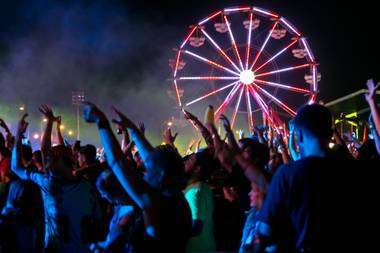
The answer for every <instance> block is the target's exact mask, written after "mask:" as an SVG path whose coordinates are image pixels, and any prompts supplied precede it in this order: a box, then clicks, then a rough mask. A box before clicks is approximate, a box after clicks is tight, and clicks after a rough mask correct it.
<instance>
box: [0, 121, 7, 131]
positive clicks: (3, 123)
mask: <svg viewBox="0 0 380 253" xmlns="http://www.w3.org/2000/svg"><path fill="white" fill-rule="evenodd" d="M0 127H2V128H3V129H4V130H5V132H7V133H9V128H8V126H7V124H6V123H5V121H4V120H3V119H0Z"/></svg>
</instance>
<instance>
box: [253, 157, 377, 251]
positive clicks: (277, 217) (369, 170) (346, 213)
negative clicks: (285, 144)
mask: <svg viewBox="0 0 380 253" xmlns="http://www.w3.org/2000/svg"><path fill="white" fill-rule="evenodd" d="M377 166H378V165H377ZM378 167H379V166H378ZM377 169H379V168H377ZM375 172H376V165H375V164H368V163H367V164H364V163H362V162H358V161H353V160H342V159H338V158H333V157H327V158H319V157H308V158H305V159H301V160H299V161H297V162H293V163H290V164H288V165H283V166H282V167H280V168H279V169H278V171H277V172H276V173H275V175H274V178H273V180H272V183H271V186H270V190H269V192H268V195H267V197H266V201H265V202H264V205H263V208H262V210H261V212H260V215H259V219H260V220H261V221H262V222H263V223H266V224H268V225H270V226H271V227H272V233H273V238H274V240H275V241H276V242H277V244H278V245H279V248H280V250H282V251H283V252H284V251H287V252H291V249H290V248H293V249H294V248H296V249H297V250H298V251H301V252H336V251H340V252H343V251H342V250H344V249H355V248H356V249H359V248H360V249H362V250H363V247H370V245H371V244H372V243H373V241H372V240H371V237H372V236H373V234H372V233H373V232H370V231H369V230H368V229H366V227H367V226H368V225H369V224H371V222H372V221H375V220H374V218H375V217H378V214H377V215H376V212H375V209H376V208H375V206H378V204H377V203H376V202H377V201H376V199H378V197H377V198H376V195H377V194H376V192H377V190H376V184H375V182H374V181H373V180H374V178H376V175H374V173H375ZM289 247H290V248H289ZM350 252H351V251H350Z"/></svg>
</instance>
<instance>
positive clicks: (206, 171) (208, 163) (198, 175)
mask: <svg viewBox="0 0 380 253" xmlns="http://www.w3.org/2000/svg"><path fill="white" fill-rule="evenodd" d="M183 161H184V164H185V173H186V176H187V178H190V179H196V180H199V181H206V180H207V179H208V178H209V177H210V175H211V173H212V172H213V171H214V170H216V169H217V166H218V165H217V162H216V161H215V159H214V157H213V155H212V154H211V153H210V152H209V150H208V149H204V150H201V151H199V152H197V153H193V154H190V155H187V156H186V157H184V159H183Z"/></svg>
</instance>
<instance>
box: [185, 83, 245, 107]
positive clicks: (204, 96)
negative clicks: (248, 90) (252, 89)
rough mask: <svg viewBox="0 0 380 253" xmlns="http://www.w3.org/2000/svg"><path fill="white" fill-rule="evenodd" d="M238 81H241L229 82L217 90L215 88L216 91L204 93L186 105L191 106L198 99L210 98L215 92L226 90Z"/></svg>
mask: <svg viewBox="0 0 380 253" xmlns="http://www.w3.org/2000/svg"><path fill="white" fill-rule="evenodd" d="M238 82H239V81H235V82H233V83H230V84H227V85H225V86H223V87H221V88H219V89H217V90H214V91H212V92H209V93H207V94H206V95H203V96H201V97H199V98H197V99H194V100H192V101H190V102H188V103H186V106H189V105H191V104H194V103H196V102H198V101H201V100H203V99H205V98H208V97H209V96H212V95H214V94H216V93H218V92H220V91H222V90H225V89H227V88H229V87H231V86H233V85H236V83H238Z"/></svg>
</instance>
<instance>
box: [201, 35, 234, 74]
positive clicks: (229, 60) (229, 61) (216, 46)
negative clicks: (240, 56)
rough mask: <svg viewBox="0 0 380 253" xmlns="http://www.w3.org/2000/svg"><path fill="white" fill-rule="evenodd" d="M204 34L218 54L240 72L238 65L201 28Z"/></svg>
mask: <svg viewBox="0 0 380 253" xmlns="http://www.w3.org/2000/svg"><path fill="white" fill-rule="evenodd" d="M201 31H202V33H203V34H204V35H205V36H206V38H207V39H208V40H209V41H210V42H211V44H212V45H213V46H214V47H215V48H216V50H217V51H218V53H219V54H220V55H221V56H222V57H223V58H224V59H225V60H226V61H227V62H228V63H229V64H231V66H232V67H234V68H235V69H236V70H237V71H238V72H240V71H241V70H240V69H239V68H238V67H237V66H236V64H235V63H234V62H233V61H232V60H231V58H230V57H229V56H228V55H227V54H226V53H225V52H224V51H223V49H221V48H220V46H219V45H218V44H217V43H216V42H215V41H214V40H213V39H212V38H211V36H210V35H209V34H208V33H207V32H206V31H205V30H204V29H202V28H201Z"/></svg>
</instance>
